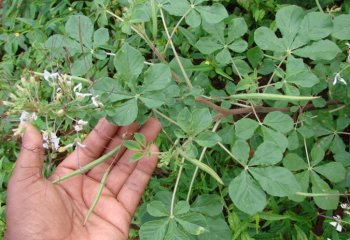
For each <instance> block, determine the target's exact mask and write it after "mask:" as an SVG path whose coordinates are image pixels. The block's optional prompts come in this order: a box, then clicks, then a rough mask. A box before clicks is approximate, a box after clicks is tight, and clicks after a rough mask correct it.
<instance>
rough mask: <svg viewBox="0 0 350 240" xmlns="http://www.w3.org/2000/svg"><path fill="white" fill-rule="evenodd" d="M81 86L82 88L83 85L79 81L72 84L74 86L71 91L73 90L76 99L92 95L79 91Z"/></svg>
mask: <svg viewBox="0 0 350 240" xmlns="http://www.w3.org/2000/svg"><path fill="white" fill-rule="evenodd" d="M82 88H83V85H82V84H81V83H79V84H78V85H76V86H74V88H73V92H74V94H75V96H76V97H77V98H78V99H80V98H84V97H91V96H92V94H91V93H81V92H80V91H81V89H82Z"/></svg>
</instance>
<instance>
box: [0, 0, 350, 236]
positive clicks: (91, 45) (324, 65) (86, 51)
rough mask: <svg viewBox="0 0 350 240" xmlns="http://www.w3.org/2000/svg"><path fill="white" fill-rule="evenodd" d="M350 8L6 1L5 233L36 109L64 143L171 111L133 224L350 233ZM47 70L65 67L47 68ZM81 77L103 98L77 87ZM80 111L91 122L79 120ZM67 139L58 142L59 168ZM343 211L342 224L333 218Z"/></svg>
mask: <svg viewBox="0 0 350 240" xmlns="http://www.w3.org/2000/svg"><path fill="white" fill-rule="evenodd" d="M317 3H318V4H317ZM288 4H294V5H288ZM297 5H300V6H302V7H305V8H306V9H303V8H302V7H300V6H297ZM320 7H321V8H320ZM349 7H350V5H349V3H347V2H346V1H331V0H323V1H319V2H317V1H316V2H315V1H284V0H280V1H277V0H268V1H259V0H237V1H229V0H225V1H204V0H191V1H187V0H181V1H180V0H176V1H167V0H159V1H156V0H129V1H128V0H121V1H115V0H113V1H109V0H94V1H66V0H63V1H51V0H50V1H48V0H45V1H35V0H34V1H30V2H29V1H23V0H15V1H4V2H3V6H2V9H1V10H0V11H1V12H0V13H1V21H2V25H1V27H0V56H1V62H0V115H1V119H0V121H1V122H0V192H1V193H0V204H1V208H0V234H1V233H3V232H4V231H5V228H6V223H5V208H6V203H5V197H6V185H7V182H8V178H9V175H10V173H11V171H12V169H13V166H14V160H15V159H16V156H17V154H18V146H17V142H18V138H17V137H16V136H13V135H14V131H13V130H14V129H15V128H16V127H17V125H18V123H19V116H20V115H21V113H22V111H27V112H35V113H37V115H38V119H36V120H34V121H33V124H35V125H36V126H37V127H38V128H39V129H41V130H50V131H57V133H58V135H59V136H60V138H61V143H60V144H61V146H65V145H68V144H71V143H75V142H76V141H77V139H83V138H84V136H85V133H86V132H88V131H89V128H90V129H91V128H92V127H93V126H94V124H95V123H96V121H97V120H98V119H99V118H100V117H103V116H104V117H107V119H109V120H110V121H111V122H113V123H115V124H119V125H128V124H130V123H132V122H133V121H138V122H140V123H143V122H145V121H146V120H147V118H149V117H151V116H153V117H157V118H159V120H160V121H161V122H162V126H163V131H162V134H161V135H160V136H159V138H158V139H157V141H156V143H157V144H158V145H159V146H160V149H161V151H162V154H161V158H160V163H159V168H158V169H157V171H156V173H155V176H154V178H153V179H152V181H151V182H150V184H149V187H148V189H147V191H146V193H145V195H144V197H143V201H142V205H141V207H140V208H139V210H138V212H137V214H136V216H135V219H134V221H133V226H134V227H133V229H132V230H131V232H130V238H131V239H135V238H137V237H140V239H152V240H153V239H327V238H331V239H348V238H349V235H348V234H347V231H349V222H350V216H349V215H347V214H346V212H345V211H346V209H344V208H342V207H340V204H341V203H349V198H348V195H347V194H349V187H350V174H349V173H350V171H349V170H350V169H349V166H350V153H349V147H350V146H349V136H350V134H349V124H350V108H349V102H350V98H349V97H350V87H349V86H350V65H349V64H350V58H349V54H350V50H349V48H350V47H349V45H347V43H348V41H349V40H350V14H349ZM327 9H328V10H327ZM168 35H172V38H171V39H172V41H168V39H169V36H168ZM44 70H47V71H49V72H52V73H53V72H60V73H62V74H63V75H62V78H59V79H54V78H51V79H47V80H44V78H43V76H44V74H43V73H44ZM64 74H68V75H64ZM79 83H81V84H82V85H81V88H82V89H81V90H79V91H81V93H86V94H92V95H93V96H94V97H96V99H97V100H98V106H97V107H96V106H95V105H94V104H93V103H92V102H91V101H92V99H91V98H90V97H82V98H78V97H77V91H76V89H78V88H75V87H77V86H78V84H79ZM58 89H59V91H58ZM79 93H80V92H79ZM77 119H84V120H85V121H88V123H89V128H87V129H85V130H84V131H83V132H74V125H75V122H76V120H77ZM129 144H130V146H131V147H134V146H135V145H133V144H132V143H129ZM71 150H72V149H68V152H69V151H71ZM64 154H65V152H63V153H61V152H54V153H50V152H48V154H47V161H46V164H47V166H48V167H47V168H46V171H47V174H49V172H50V171H51V170H52V169H54V167H55V165H56V164H57V163H58V162H59V161H60V159H62V157H63V156H64ZM141 156H142V154H141V155H140V154H139V155H135V156H134V157H133V159H132V160H135V161H136V160H138V159H139V158H140V157H141ZM348 211H350V210H348ZM335 215H339V216H340V217H341V219H342V220H341V221H340V222H339V224H340V225H342V227H343V231H342V232H338V231H336V229H335V228H334V227H333V226H332V225H331V224H329V223H330V222H332V221H334V219H333V216H335Z"/></svg>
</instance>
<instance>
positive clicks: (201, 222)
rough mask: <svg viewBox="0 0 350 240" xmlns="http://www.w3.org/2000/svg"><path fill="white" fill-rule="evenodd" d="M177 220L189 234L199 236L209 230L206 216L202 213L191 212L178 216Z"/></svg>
mask: <svg viewBox="0 0 350 240" xmlns="http://www.w3.org/2000/svg"><path fill="white" fill-rule="evenodd" d="M175 220H176V221H177V222H178V223H179V224H180V225H181V227H183V229H184V230H185V231H186V232H188V233H189V234H192V235H197V236H198V235H201V234H203V233H204V232H206V231H208V230H207V228H208V226H207V223H206V221H205V217H204V216H203V215H202V214H199V213H194V212H189V213H187V214H183V215H180V216H176V217H175Z"/></svg>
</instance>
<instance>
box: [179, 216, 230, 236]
mask: <svg viewBox="0 0 350 240" xmlns="http://www.w3.org/2000/svg"><path fill="white" fill-rule="evenodd" d="M206 221H207V224H208V231H207V232H205V233H203V234H201V235H199V236H198V239H199V240H214V239H220V240H230V239H231V231H230V228H229V226H227V223H226V222H225V220H224V219H223V218H222V217H216V218H206ZM181 240H182V239H181Z"/></svg>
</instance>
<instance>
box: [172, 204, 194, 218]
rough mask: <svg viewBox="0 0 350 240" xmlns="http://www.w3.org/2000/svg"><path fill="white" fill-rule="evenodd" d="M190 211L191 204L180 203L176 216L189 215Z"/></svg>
mask: <svg viewBox="0 0 350 240" xmlns="http://www.w3.org/2000/svg"><path fill="white" fill-rule="evenodd" d="M189 211H190V204H189V203H188V202H186V201H180V202H178V203H176V205H175V208H174V215H175V216H178V215H181V214H185V213H188V212H189Z"/></svg>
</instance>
